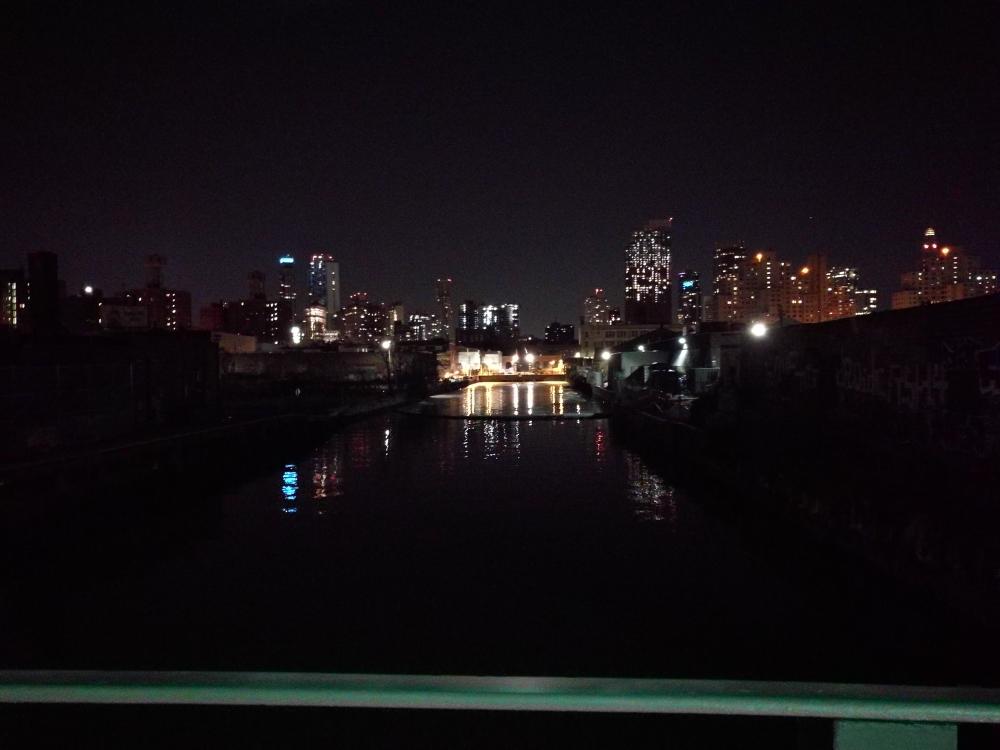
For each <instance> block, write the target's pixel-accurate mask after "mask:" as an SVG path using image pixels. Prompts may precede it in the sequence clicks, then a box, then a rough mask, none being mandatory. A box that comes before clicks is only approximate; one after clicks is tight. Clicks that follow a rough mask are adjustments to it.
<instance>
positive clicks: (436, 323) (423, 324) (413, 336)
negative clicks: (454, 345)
mask: <svg viewBox="0 0 1000 750" xmlns="http://www.w3.org/2000/svg"><path fill="white" fill-rule="evenodd" d="M403 338H404V339H405V340H406V341H431V340H433V339H444V338H447V333H446V331H445V330H444V327H443V326H442V325H441V321H440V320H438V317H437V315H434V314H428V313H421V312H416V313H410V315H409V317H408V318H407V320H406V328H405V333H404V336H403Z"/></svg>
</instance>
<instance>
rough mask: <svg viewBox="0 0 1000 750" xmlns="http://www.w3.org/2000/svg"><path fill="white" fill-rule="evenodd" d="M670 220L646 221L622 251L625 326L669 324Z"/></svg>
mask: <svg viewBox="0 0 1000 750" xmlns="http://www.w3.org/2000/svg"><path fill="white" fill-rule="evenodd" d="M672 221H673V220H672V219H664V220H655V221H650V222H649V223H648V224H646V226H645V227H644V228H642V229H639V230H637V231H635V232H633V233H632V240H631V242H630V243H629V245H628V247H626V248H625V323H626V325H629V324H640V325H641V324H649V323H659V324H668V323H670V233H671V224H672Z"/></svg>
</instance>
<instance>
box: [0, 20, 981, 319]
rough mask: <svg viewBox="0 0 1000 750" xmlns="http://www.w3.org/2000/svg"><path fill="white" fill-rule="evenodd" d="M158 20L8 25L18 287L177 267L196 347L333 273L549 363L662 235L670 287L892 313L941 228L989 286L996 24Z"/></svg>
mask: <svg viewBox="0 0 1000 750" xmlns="http://www.w3.org/2000/svg"><path fill="white" fill-rule="evenodd" d="M137 5H140V4H129V5H122V6H120V7H112V6H109V5H106V4H103V3H94V4H90V3H76V4H68V3H67V4H65V5H61V4H46V3H30V4H24V5H22V6H21V7H20V9H16V8H13V7H12V6H11V5H9V4H5V5H4V8H3V10H0V56H2V68H0V71H2V72H0V76H2V78H0V96H2V99H0V113H2V114H0V117H2V138H3V139H2V144H3V145H2V153H3V163H2V165H0V166H2V168H0V227H2V233H3V241H2V243H0V267H16V266H18V265H20V264H22V263H23V259H24V255H25V254H26V253H27V252H29V251H31V250H36V249H47V250H52V251H54V252H56V253H58V254H59V260H60V267H61V272H62V275H63V277H64V278H65V279H66V280H67V282H68V284H69V286H70V288H71V289H72V288H74V287H78V286H79V285H81V284H83V283H84V282H91V283H94V284H95V285H96V286H99V287H101V288H102V289H104V291H105V293H114V292H117V291H118V290H119V289H121V288H122V287H123V286H135V285H139V284H140V283H141V280H142V277H143V270H142V261H143V257H144V256H145V255H147V254H149V253H152V252H157V253H161V254H163V255H165V256H167V258H168V267H167V281H168V284H169V285H170V286H173V287H176V288H182V289H190V290H191V291H192V292H193V294H194V297H195V319H196V320H197V310H198V307H199V306H200V305H201V304H204V303H205V302H207V301H209V300H210V299H219V298H222V297H239V296H242V295H243V294H244V290H245V286H246V285H245V278H246V275H247V272H248V271H250V270H252V269H260V270H263V271H264V272H265V273H266V274H267V278H268V290H269V292H271V293H273V292H274V290H275V288H276V267H277V265H276V262H277V257H278V255H279V254H281V253H284V252H291V253H293V254H295V255H302V256H304V255H305V254H306V253H309V252H311V251H314V250H320V249H321V250H325V251H328V252H331V253H333V254H334V255H335V256H336V257H337V259H338V260H340V262H341V268H342V272H343V277H344V285H345V291H346V292H350V291H354V290H358V289H363V290H366V291H368V292H369V293H370V294H371V295H373V296H374V297H376V298H379V299H384V300H386V301H390V300H395V299H402V300H403V301H404V302H405V303H406V304H407V307H408V309H412V308H419V307H429V306H430V305H431V301H432V299H433V282H434V279H435V278H436V277H437V276H439V275H450V276H452V277H453V278H454V279H455V283H456V297H458V298H459V299H461V298H464V297H467V296H468V297H472V298H474V299H477V300H482V301H495V302H503V301H515V302H519V303H520V304H521V311H522V328H524V329H527V330H528V331H529V332H534V333H541V330H542V328H543V327H544V325H545V323H547V322H548V321H550V320H552V319H555V318H558V319H561V320H563V321H573V322H576V318H577V317H578V316H579V314H580V306H581V300H582V297H583V296H584V294H585V293H586V291H587V290H588V289H589V288H591V287H593V286H596V285H601V286H606V287H607V288H608V289H609V292H610V293H611V295H612V296H613V297H614V298H616V299H620V298H621V296H622V287H623V278H622V277H623V249H624V246H625V243H626V241H627V238H628V233H629V232H630V231H631V229H632V228H634V227H636V226H637V225H640V224H642V223H644V222H645V221H646V220H647V219H648V218H651V217H659V216H673V217H674V219H675V221H674V258H675V269H678V270H679V269H680V268H682V267H684V266H688V265H690V266H692V267H694V268H696V269H698V270H701V271H702V272H703V273H704V272H707V271H708V268H709V262H710V257H711V251H712V249H713V248H714V247H715V246H717V245H718V244H719V243H730V242H733V241H738V240H743V241H745V242H746V243H747V245H748V246H749V247H751V248H758V247H773V248H774V249H775V250H777V251H778V252H779V253H781V254H782V255H783V256H785V257H788V258H789V259H790V260H793V261H794V260H797V259H801V258H803V257H804V256H805V255H806V254H807V253H809V252H812V251H816V250H823V251H826V252H827V253H828V254H829V255H830V260H831V263H851V264H856V265H858V266H860V267H861V270H862V273H863V274H864V276H865V279H866V281H870V282H872V283H874V284H876V285H878V286H879V287H880V288H881V289H883V290H885V292H888V291H891V288H892V287H894V286H895V281H896V277H897V275H898V273H899V272H900V271H902V270H904V269H905V268H907V267H908V266H910V265H912V264H913V258H914V255H915V253H916V248H917V246H918V244H917V243H918V240H919V237H920V234H921V232H922V230H923V228H924V227H925V226H927V225H929V224H933V225H934V226H936V227H937V228H938V231H939V236H940V237H942V239H944V240H945V241H947V242H951V243H954V244H958V245H961V246H964V247H966V248H967V249H968V250H970V251H972V252H976V253H978V254H980V255H981V256H982V257H983V260H984V262H985V263H986V264H987V265H993V266H997V265H1000V197H998V196H1000V190H998V187H1000V130H998V119H997V113H996V112H994V111H992V108H993V107H996V108H997V110H1000V93H998V92H1000V70H998V67H1000V66H998V59H1000V31H998V29H1000V11H998V6H997V4H996V3H992V2H990V3H982V4H981V5H980V6H979V7H978V8H977V7H976V6H970V7H968V8H963V7H962V6H960V5H957V4H955V3H938V4H935V5H934V7H933V8H930V9H923V8H919V7H918V6H917V4H916V3H913V2H909V3H899V4H895V5H887V4H881V3H879V4H878V5H879V7H878V8H877V9H876V8H874V7H872V6H873V5H875V4H873V3H864V4H858V5H856V6H850V7H846V9H845V7H840V4H837V5H838V7H837V8H836V9H834V8H833V7H832V6H830V5H824V6H816V7H813V8H809V9H807V8H805V7H804V6H803V5H802V4H800V3H791V4H788V5H767V4H763V3H739V4H731V5H730V4H725V3H714V4H708V3H697V4H693V5H690V6H688V5H677V6H670V7H667V4H663V7H664V8H666V9H664V10H662V12H659V13H658V14H656V15H652V14H649V13H647V12H645V11H643V10H640V8H639V6H635V7H633V8H631V9H630V8H629V6H626V5H618V4H606V6H605V7H607V8H609V9H611V10H613V12H606V13H600V14H596V15H595V14H593V13H592V12H591V11H587V10H585V9H584V7H583V4H581V3H577V4H565V5H555V4H551V5H550V4H545V6H546V7H545V8H544V9H539V8H536V7H533V5H532V4H528V5H523V6H522V5H510V4H505V3H467V4H464V5H465V7H464V9H462V8H458V7H456V6H451V7H449V6H439V7H437V8H435V7H434V6H431V5H429V4H424V3H419V4H417V3H415V4H412V5H409V4H402V3H393V4H385V5H382V4H379V3H365V4H361V5H357V6H346V5H332V6H326V5H320V4H318V3H303V2H298V3H296V2H291V3H282V4H277V3H276V4H275V5H274V6H273V7H271V8H262V7H256V8H251V5H250V4H248V3H227V4H221V5H215V6H213V9H211V10H205V9H204V8H200V7H199V6H198V5H187V6H185V5H180V4H169V5H170V6H172V7H167V6H168V4H162V7H159V8H158V9H152V8H139V7H136V6H137ZM91 6H94V7H91ZM696 6H709V9H706V8H704V7H696ZM817 8H821V9H820V10H818V9H817ZM887 299H888V294H884V295H883V302H885V301H887Z"/></svg>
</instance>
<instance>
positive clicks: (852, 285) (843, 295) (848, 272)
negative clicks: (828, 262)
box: [826, 266, 858, 320]
mask: <svg viewBox="0 0 1000 750" xmlns="http://www.w3.org/2000/svg"><path fill="white" fill-rule="evenodd" d="M857 304H858V269H857V268H852V267H850V266H833V267H831V268H829V269H827V272H826V319H827V320H834V319H836V318H848V317H850V316H852V315H856V314H857V312H858V309H857Z"/></svg>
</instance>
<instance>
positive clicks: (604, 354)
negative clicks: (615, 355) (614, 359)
mask: <svg viewBox="0 0 1000 750" xmlns="http://www.w3.org/2000/svg"><path fill="white" fill-rule="evenodd" d="M601 359H603V360H604V361H605V362H607V361H608V360H609V359H611V352H609V351H608V350H607V349H605V350H604V351H603V352H601Z"/></svg>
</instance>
